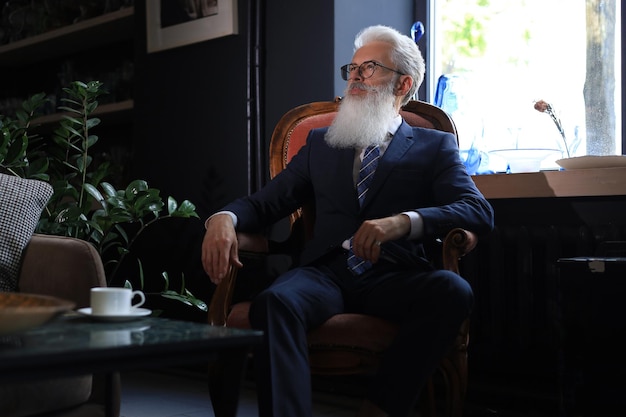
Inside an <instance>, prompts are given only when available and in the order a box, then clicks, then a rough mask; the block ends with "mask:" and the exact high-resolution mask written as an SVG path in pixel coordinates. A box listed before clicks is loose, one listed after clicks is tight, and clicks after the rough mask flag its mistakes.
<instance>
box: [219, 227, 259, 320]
mask: <svg viewBox="0 0 626 417" xmlns="http://www.w3.org/2000/svg"><path fill="white" fill-rule="evenodd" d="M237 240H238V242H239V251H240V252H254V253H268V252H269V243H268V240H267V239H266V238H265V237H264V236H262V235H257V234H251V233H237ZM238 272H239V269H238V268H235V267H232V266H231V267H230V269H229V270H228V273H227V274H226V276H225V277H224V279H223V280H222V282H220V283H219V284H218V285H217V287H216V288H215V292H214V293H213V297H212V298H211V303H210V304H209V324H212V325H214V326H224V325H225V324H226V318H227V317H228V313H229V312H230V308H231V303H232V299H233V293H234V292H235V284H236V282H237V273H238Z"/></svg>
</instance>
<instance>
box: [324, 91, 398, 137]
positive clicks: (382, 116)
mask: <svg viewBox="0 0 626 417" xmlns="http://www.w3.org/2000/svg"><path fill="white" fill-rule="evenodd" d="M355 85H356V86H357V87H359V88H362V89H366V90H368V94H366V95H365V96H364V97H358V96H352V95H348V94H346V95H345V97H344V98H343V100H341V104H340V105H339V111H338V112H337V116H336V117H335V120H334V121H333V123H332V124H331V125H330V127H329V128H328V132H326V135H325V137H324V139H325V140H326V143H327V144H328V145H330V146H331V147H334V148H366V147H368V146H369V145H380V144H381V143H383V142H384V140H385V138H386V137H387V133H388V129H389V124H390V123H391V121H392V120H393V119H394V118H395V117H396V116H397V115H398V112H397V110H396V108H395V99H396V97H395V96H394V95H393V83H389V84H388V85H385V86H382V87H379V88H374V87H367V86H365V85H363V84H361V83H353V84H352V85H350V86H349V87H348V88H351V87H354V86H355Z"/></svg>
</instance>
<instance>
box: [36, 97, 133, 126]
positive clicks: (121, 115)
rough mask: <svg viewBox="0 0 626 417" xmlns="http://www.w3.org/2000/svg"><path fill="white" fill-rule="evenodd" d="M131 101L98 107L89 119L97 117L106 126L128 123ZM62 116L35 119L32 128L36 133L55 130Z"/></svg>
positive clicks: (49, 115) (54, 115)
mask: <svg viewBox="0 0 626 417" xmlns="http://www.w3.org/2000/svg"><path fill="white" fill-rule="evenodd" d="M134 104H135V103H134V101H133V100H125V101H120V102H119V103H110V104H102V105H99V106H98V108H97V109H96V110H95V111H94V112H93V113H92V114H91V116H90V117H98V118H99V119H101V121H102V125H104V124H105V123H106V124H107V126H110V125H115V124H119V123H123V122H128V121H130V119H131V118H132V111H133V107H134ZM63 114H68V113H54V114H48V115H45V116H41V117H37V118H36V119H34V120H33V122H32V124H33V128H34V130H35V131H37V132H47V131H51V130H53V129H55V128H56V127H57V124H58V123H59V122H60V121H61V120H62V119H63Z"/></svg>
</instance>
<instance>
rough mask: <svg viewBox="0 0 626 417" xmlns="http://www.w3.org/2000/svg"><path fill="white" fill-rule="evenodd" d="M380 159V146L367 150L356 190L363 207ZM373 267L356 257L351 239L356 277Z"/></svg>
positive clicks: (350, 254) (351, 263)
mask: <svg viewBox="0 0 626 417" xmlns="http://www.w3.org/2000/svg"><path fill="white" fill-rule="evenodd" d="M379 158H380V148H379V146H378V145H370V146H368V147H367V148H365V153H364V154H363V161H362V162H361V169H360V170H359V178H358V180H357V184H356V189H357V194H358V196H359V206H363V201H365V196H366V195H367V191H368V190H369V186H370V183H371V182H372V178H373V177H374V172H375V171H376V167H377V166H378V159H379ZM371 267H372V263H371V262H369V261H364V260H363V259H361V258H359V257H357V256H356V255H354V252H353V251H352V238H350V250H349V251H348V268H350V271H352V273H353V274H354V275H361V274H362V273H363V272H365V271H367V270H368V269H370V268H371Z"/></svg>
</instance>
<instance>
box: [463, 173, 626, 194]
mask: <svg viewBox="0 0 626 417" xmlns="http://www.w3.org/2000/svg"><path fill="white" fill-rule="evenodd" d="M472 178H473V179H474V183H475V184H476V186H477V187H478V189H479V190H480V191H481V192H482V193H483V195H484V196H485V197H486V198H487V199H501V198H545V197H595V196H626V168H595V169H572V170H569V171H567V170H566V171H541V172H528V173H522V174H492V175H475V176H473V177H472Z"/></svg>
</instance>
